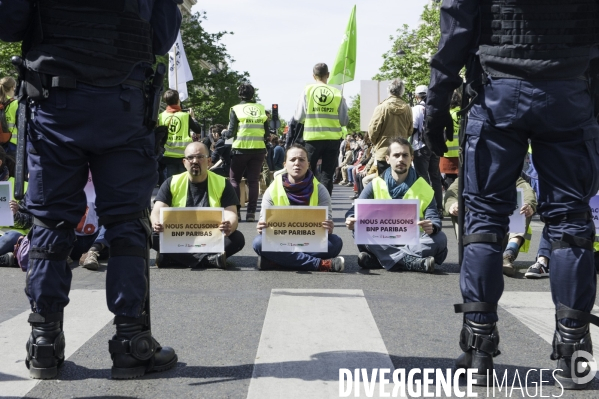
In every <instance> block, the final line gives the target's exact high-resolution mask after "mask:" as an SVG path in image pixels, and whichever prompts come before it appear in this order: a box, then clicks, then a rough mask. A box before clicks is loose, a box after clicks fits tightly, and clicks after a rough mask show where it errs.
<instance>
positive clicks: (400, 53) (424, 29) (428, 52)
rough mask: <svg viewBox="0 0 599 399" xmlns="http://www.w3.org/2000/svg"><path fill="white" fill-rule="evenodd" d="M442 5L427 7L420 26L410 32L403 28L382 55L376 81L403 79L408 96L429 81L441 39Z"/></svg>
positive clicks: (392, 38) (437, 3) (434, 4)
mask: <svg viewBox="0 0 599 399" xmlns="http://www.w3.org/2000/svg"><path fill="white" fill-rule="evenodd" d="M440 7H441V4H440V3H439V2H433V3H432V4H427V5H425V6H424V10H423V12H422V14H421V15H420V20H421V21H420V25H418V27H417V28H416V29H410V28H409V26H408V25H404V26H403V27H402V28H401V29H398V30H397V32H398V34H397V36H395V37H394V36H391V37H390V40H391V41H392V42H393V45H392V46H391V49H390V50H389V51H387V52H386V53H385V54H383V60H384V61H383V66H382V67H381V68H380V70H379V71H380V72H379V73H378V74H377V75H376V76H375V77H374V79H375V80H392V79H396V78H400V79H402V80H403V81H404V82H405V83H406V95H407V93H413V92H414V89H415V88H416V86H418V85H427V86H428V84H429V82H430V66H429V64H430V59H431V57H432V56H433V55H434V54H435V53H436V52H437V48H438V45H439V40H440V38H441V27H440Z"/></svg>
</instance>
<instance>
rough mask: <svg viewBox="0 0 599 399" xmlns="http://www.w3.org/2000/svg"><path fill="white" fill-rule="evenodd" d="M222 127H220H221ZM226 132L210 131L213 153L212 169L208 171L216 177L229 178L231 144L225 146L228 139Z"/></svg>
mask: <svg viewBox="0 0 599 399" xmlns="http://www.w3.org/2000/svg"><path fill="white" fill-rule="evenodd" d="M221 126H222V125H221ZM228 133H229V132H228V131H227V130H222V131H219V130H218V129H213V130H212V137H213V138H214V151H212V167H210V170H211V171H212V172H214V173H216V174H217V175H220V176H223V177H229V171H230V169H231V147H232V146H231V144H226V143H225V141H226V140H227V139H228Z"/></svg>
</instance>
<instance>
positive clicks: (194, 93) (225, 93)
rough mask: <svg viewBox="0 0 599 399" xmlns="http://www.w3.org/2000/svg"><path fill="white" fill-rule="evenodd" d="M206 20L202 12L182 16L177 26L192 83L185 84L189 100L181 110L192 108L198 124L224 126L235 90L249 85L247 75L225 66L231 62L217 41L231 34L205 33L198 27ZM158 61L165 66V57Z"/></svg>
mask: <svg viewBox="0 0 599 399" xmlns="http://www.w3.org/2000/svg"><path fill="white" fill-rule="evenodd" d="M206 19H207V17H206V12H202V13H195V14H193V15H191V16H186V17H184V19H183V22H182V24H181V38H182V40H183V47H184V48H185V53H186V56H187V61H188V62H189V67H190V69H191V73H192V75H193V80H192V81H190V82H187V91H188V94H189V98H188V99H187V100H185V104H184V107H186V108H193V110H194V112H195V114H196V117H197V118H198V121H199V122H200V123H205V124H206V125H212V124H216V123H221V124H223V125H227V124H228V123H229V110H230V108H231V107H232V106H234V105H236V104H238V103H239V97H238V95H237V88H238V87H239V85H240V84H241V83H251V82H250V80H249V73H247V72H241V73H240V72H237V71H234V70H232V69H230V67H229V65H231V64H232V63H234V62H235V60H234V59H233V57H231V56H230V55H229V54H228V53H227V49H226V47H225V45H224V44H223V43H222V42H221V40H222V38H223V37H224V36H225V35H228V34H233V32H227V31H222V32H217V33H209V32H207V31H206V30H205V29H204V28H203V27H202V21H203V20H206ZM158 58H159V59H158V61H159V62H163V63H165V64H166V65H168V55H166V56H164V57H158ZM165 84H166V83H165ZM256 91H257V90H256Z"/></svg>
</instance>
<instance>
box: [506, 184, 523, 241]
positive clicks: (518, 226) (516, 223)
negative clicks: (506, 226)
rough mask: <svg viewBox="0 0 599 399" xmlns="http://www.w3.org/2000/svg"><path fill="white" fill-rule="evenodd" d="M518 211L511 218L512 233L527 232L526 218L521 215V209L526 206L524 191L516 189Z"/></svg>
mask: <svg viewBox="0 0 599 399" xmlns="http://www.w3.org/2000/svg"><path fill="white" fill-rule="evenodd" d="M516 196H517V198H516V209H515V210H514V213H512V215H511V216H510V233H524V232H526V216H524V214H520V208H522V207H523V206H524V190H523V189H521V188H518V189H516Z"/></svg>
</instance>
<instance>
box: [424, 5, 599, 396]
mask: <svg viewBox="0 0 599 399" xmlns="http://www.w3.org/2000/svg"><path fill="white" fill-rule="evenodd" d="M598 23H599V4H598V2H597V0H576V1H570V2H565V1H558V0H551V1H550V0H547V1H544V2H542V3H541V2H538V1H534V0H519V1H518V0H481V1H477V0H458V1H455V0H454V1H450V0H446V1H444V3H443V5H442V7H441V41H440V44H439V51H438V52H437V54H436V55H435V56H434V57H433V59H432V61H431V83H430V88H429V96H428V99H427V118H428V127H427V129H428V130H427V134H428V138H429V140H430V142H431V145H432V149H433V150H434V151H435V152H436V153H437V154H438V155H442V154H443V152H445V151H447V148H446V145H445V142H444V141H445V139H444V137H443V126H444V125H445V124H446V121H447V119H448V118H449V105H450V100H451V95H452V92H453V90H454V89H456V88H457V87H458V86H460V84H461V83H462V78H461V77H460V70H461V69H462V67H464V66H466V68H467V74H466V80H467V83H469V88H470V89H471V90H470V91H469V92H470V94H471V95H473V97H474V99H473V100H472V104H473V106H472V108H471V109H470V114H469V119H468V124H467V127H466V135H465V149H464V150H465V161H464V178H465V180H464V183H465V184H464V192H463V195H464V199H465V205H466V209H468V212H467V213H466V218H465V220H466V222H465V234H464V237H463V242H464V256H463V262H462V269H461V275H460V287H461V290H462V296H463V299H464V303H463V304H459V305H456V311H457V312H463V313H464V314H465V316H464V322H463V327H462V332H461V334H460V347H461V349H462V350H463V351H464V353H463V354H462V355H461V356H460V357H459V358H458V360H457V362H456V367H457V368H476V369H478V372H477V374H476V375H475V377H476V378H477V380H478V384H481V385H485V384H486V382H487V381H486V379H487V378H486V376H487V372H488V371H492V369H493V357H494V356H496V355H498V354H499V349H498V344H499V335H498V330H497V326H496V323H497V320H498V317H497V303H498V301H499V298H500V297H501V294H502V292H503V277H502V251H501V242H502V240H503V238H504V236H505V235H506V234H507V230H508V223H509V215H510V214H511V213H512V211H513V210H514V209H515V207H516V190H515V189H514V188H515V183H516V179H517V178H518V176H519V174H520V171H521V170H522V162H514V160H523V159H524V156H525V154H526V151H527V148H528V140H529V139H530V140H531V146H532V149H533V151H534V154H535V166H536V167H537V169H538V173H539V192H540V196H539V208H538V212H539V213H540V215H541V218H542V221H543V222H544V223H545V227H544V230H543V237H545V238H546V239H548V240H549V241H550V242H551V245H552V254H551V277H550V278H551V293H552V297H553V302H554V304H555V309H556V316H555V318H556V325H555V335H554V339H553V352H552V354H551V357H552V359H554V360H557V370H556V373H555V378H556V379H557V380H558V381H559V382H560V383H561V384H562V386H563V387H564V388H566V389H582V388H585V387H586V386H587V385H588V381H589V380H590V379H589V378H583V377H584V374H588V373H586V372H585V371H584V370H583V372H582V373H579V372H578V371H577V370H576V369H578V368H579V366H580V364H579V363H580V361H581V360H584V359H583V358H579V359H572V356H573V354H574V352H575V351H577V350H582V351H586V352H590V353H592V344H591V336H590V331H589V323H593V324H597V321H598V320H599V319H597V317H595V316H592V315H591V314H590V311H591V309H592V308H593V305H594V302H595V292H596V276H595V269H594V266H593V239H594V235H595V227H594V225H593V221H592V218H591V213H590V208H589V199H590V198H591V197H592V196H594V195H595V194H596V193H597V189H598V188H599V153H598V151H599V126H598V125H597V120H596V118H595V115H594V114H593V104H592V99H591V96H590V94H589V89H588V81H587V78H588V76H589V72H590V68H589V67H590V64H591V61H592V59H593V58H594V57H596V55H597V47H596V45H597V43H599V35H598V34H599V30H598ZM475 92H476V93H477V94H476V93H475ZM571 360H574V362H571ZM491 375H492V374H491Z"/></svg>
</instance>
